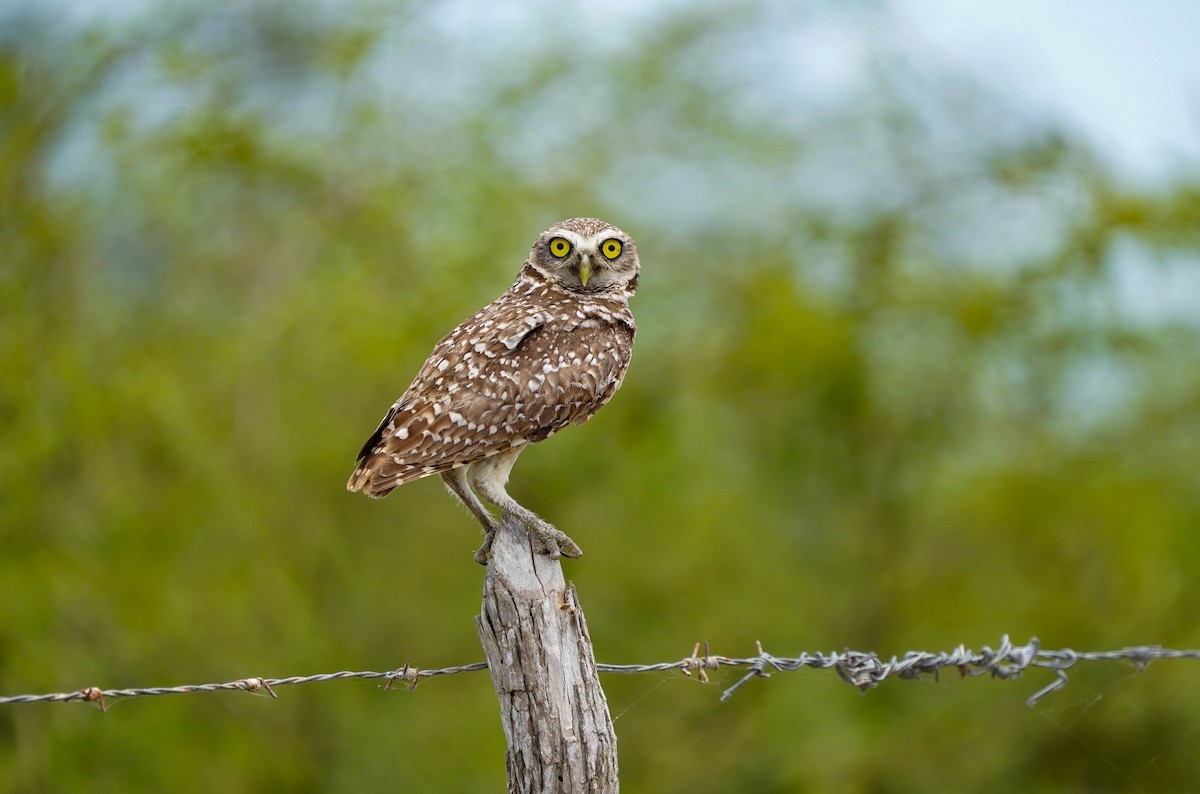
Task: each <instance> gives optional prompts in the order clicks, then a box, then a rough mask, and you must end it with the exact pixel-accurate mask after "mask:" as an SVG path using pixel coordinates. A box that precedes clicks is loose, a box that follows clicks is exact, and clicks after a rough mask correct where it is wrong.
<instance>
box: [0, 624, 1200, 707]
mask: <svg viewBox="0 0 1200 794" xmlns="http://www.w3.org/2000/svg"><path fill="white" fill-rule="evenodd" d="M702 645H703V650H704V653H703V655H701V653H700V651H701V646H702ZM757 650H758V653H757V655H755V656H749V657H744V658H737V657H729V656H718V655H713V654H711V653H709V648H708V643H696V644H695V646H694V647H693V648H692V655H691V656H688V657H685V658H683V659H680V660H678V661H674V662H658V663H654V664H597V665H596V669H597V670H599V671H600V672H602V673H657V672H668V671H671V670H679V671H680V672H682V673H683V674H684V675H686V676H689V677H691V676H692V674H693V673H695V677H696V678H697V679H698V680H699V681H701V682H702V683H708V681H709V677H708V672H709V671H712V670H717V669H720V668H721V667H745V668H748V671H747V672H746V674H745V675H744V676H742V677H741V678H740V679H739V680H738V681H737V682H736V683H735V684H733V685H732V686H730V687H729V688H728V689H726V690H725V691H724V692H722V693H721V701H722V702H724V701H726V700H728V699H729V698H730V697H732V696H733V695H734V693H735V692H737V691H738V690H739V689H740V688H741V687H743V686H744V685H745V684H747V683H748V682H749V681H751V680H753V679H755V678H770V677H771V674H772V673H776V672H778V673H786V672H791V671H794V670H799V669H801V668H805V667H811V668H814V669H823V670H827V669H832V670H833V671H834V672H836V673H837V675H838V677H839V678H840V679H841V680H843V681H845V682H846V683H848V684H850V685H852V686H855V687H858V688H859V689H860V690H862V691H864V692H865V691H866V690H868V689H872V688H874V687H876V686H879V684H881V683H883V682H884V681H886V680H887V679H889V678H902V679H910V680H913V679H919V678H920V677H921V676H923V675H932V676H933V677H934V678H935V680H936V679H937V678H938V676H939V675H940V674H941V671H942V670H943V669H946V668H954V669H956V670H957V671H958V673H959V675H960V676H961V677H964V678H967V677H975V676H981V675H990V676H991V677H992V678H1000V679H1003V680H1016V679H1018V678H1020V677H1021V675H1022V674H1023V673H1024V672H1025V671H1026V670H1027V669H1029V668H1030V667H1035V668H1041V669H1044V670H1049V671H1051V672H1053V673H1054V676H1055V677H1054V680H1053V681H1051V682H1050V683H1049V684H1047V685H1046V686H1044V687H1042V688H1041V689H1039V690H1038V691H1037V692H1035V693H1033V694H1032V695H1030V696H1029V697H1028V698H1027V699H1026V700H1025V703H1026V705H1028V706H1033V705H1035V704H1036V703H1037V702H1038V701H1039V700H1041V699H1042V698H1043V697H1045V696H1046V695H1049V694H1050V693H1052V692H1056V691H1058V690H1060V689H1062V688H1063V687H1065V686H1066V685H1067V670H1069V669H1070V668H1072V667H1074V666H1075V665H1076V664H1077V663H1079V662H1115V661H1123V662H1129V663H1131V664H1132V665H1133V666H1134V667H1135V668H1136V669H1137V670H1138V671H1139V672H1140V671H1142V670H1145V669H1146V667H1147V666H1148V665H1149V664H1150V662H1154V661H1160V660H1164V659H1200V649H1193V650H1174V649H1171V648H1163V647H1162V646H1159V645H1139V646H1134V647H1129V648H1122V649H1120V650H1116V651H1073V650H1071V649H1070V648H1064V649H1061V650H1042V648H1041V645H1040V643H1039V642H1038V639H1037V638H1036V637H1033V638H1031V639H1030V640H1029V642H1027V643H1026V644H1024V645H1014V644H1012V642H1010V641H1009V639H1008V635H1007V634H1006V635H1003V636H1002V637H1001V638H1000V647H999V648H997V649H995V650H992V649H991V648H990V647H988V646H987V645H985V646H983V648H982V650H980V651H973V650H970V649H968V648H967V647H965V646H963V645H959V646H958V647H957V648H955V649H954V650H952V651H939V652H936V653H931V652H928V651H909V652H908V653H906V654H904V656H901V657H896V656H892V657H891V658H890V659H886V660H885V659H881V658H880V657H879V656H878V655H877V654H875V653H873V652H870V651H851V650H847V651H842V652H840V653H839V652H832V653H828V654H824V653H801V654H800V655H799V656H796V657H790V658H788V657H778V656H774V655H772V654H770V653H767V652H766V651H764V650H763V647H762V643H757ZM487 667H488V666H487V662H475V663H474V664H466V665H460V666H457V667H442V668H439V669H434V670H422V669H418V668H416V667H413V666H411V665H408V664H404V665H403V666H401V667H399V668H398V669H396V670H392V671H390V672H375V671H363V672H351V671H342V672H338V673H319V674H317V675H305V676H292V677H290V678H241V679H238V680H237V681H229V682H226V683H223V684H187V685H183V686H170V687H136V688H130V689H100V688H99V687H84V688H83V689H77V690H75V691H73V692H57V693H52V694H44V695H9V696H7V697H0V705H7V704H10V703H67V702H71V701H82V702H85V703H96V704H97V705H98V706H99V707H100V710H101V711H105V710H106V709H107V707H108V703H109V702H110V701H113V700H116V699H118V698H133V697H147V696H154V695H185V694H190V693H193V692H222V691H231V690H232V691H241V692H251V693H258V692H265V693H266V694H267V695H269V696H270V697H272V698H277V697H278V695H277V694H276V693H275V690H276V689H277V688H278V687H281V686H289V685H292V684H319V683H323V682H325V681H337V680H341V679H346V678H365V679H384V680H386V681H387V685H386V686H385V687H384V689H385V690H389V689H391V688H392V686H393V685H394V684H395V683H396V682H401V683H403V685H404V686H405V688H407V689H408V690H409V691H412V690H413V689H415V688H416V686H417V684H418V683H419V682H420V680H421V679H422V678H433V677H435V676H442V675H456V674H458V673H469V672H477V671H480V670H486V669H487Z"/></svg>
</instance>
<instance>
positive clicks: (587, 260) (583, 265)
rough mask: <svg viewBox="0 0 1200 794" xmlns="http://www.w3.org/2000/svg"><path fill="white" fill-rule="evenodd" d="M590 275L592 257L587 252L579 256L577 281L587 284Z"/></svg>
mask: <svg viewBox="0 0 1200 794" xmlns="http://www.w3.org/2000/svg"><path fill="white" fill-rule="evenodd" d="M591 277H592V259H591V257H589V256H588V255H587V254H584V255H583V256H582V257H580V258H579V283H580V284H582V285H583V286H585V287H586V286H587V283H588V279H589V278H591Z"/></svg>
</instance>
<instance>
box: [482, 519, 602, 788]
mask: <svg viewBox="0 0 1200 794" xmlns="http://www.w3.org/2000/svg"><path fill="white" fill-rule="evenodd" d="M475 623H476V626H477V628H478V630H479V639H480V641H481V642H482V643H483V651H484V654H485V655H486V656H487V662H488V670H489V672H490V673H491V675H492V683H493V684H494V685H495V687H496V696H497V697H498V698H499V699H500V719H501V721H502V722H503V723H504V736H505V738H506V739H508V752H507V754H506V759H507V765H508V790H509V791H510V792H521V794H525V792H572V793H574V792H615V791H617V790H618V787H619V786H618V781H617V737H616V733H615V731H614V730H613V724H612V719H611V718H610V717H609V715H608V703H607V702H606V701H605V699H604V691H603V690H602V689H601V688H600V679H599V677H598V676H597V674H596V658H595V655H594V653H593V652H592V640H591V637H589V636H588V630H587V623H586V622H585V621H584V619H583V610H581V609H580V608H579V604H578V603H577V602H576V600H575V588H574V587H573V586H568V585H567V583H566V580H565V579H564V578H563V572H562V565H560V564H559V561H558V560H551V559H550V558H549V557H547V556H546V555H544V554H535V553H534V551H533V548H532V546H531V544H530V542H529V539H528V536H527V535H526V533H525V530H524V528H522V527H521V526H520V525H519V524H517V523H516V522H513V521H510V520H508V519H507V518H506V519H505V520H504V521H503V522H502V523H501V526H500V529H499V531H498V532H497V533H496V540H495V543H494V544H493V546H492V552H491V559H490V561H489V563H488V568H487V575H486V577H485V578H484V583H483V609H482V611H481V613H480V615H479V617H478V618H476V620H475Z"/></svg>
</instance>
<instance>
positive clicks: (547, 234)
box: [529, 218, 641, 297]
mask: <svg viewBox="0 0 1200 794" xmlns="http://www.w3.org/2000/svg"><path fill="white" fill-rule="evenodd" d="M529 262H530V264H532V265H533V267H535V268H536V269H537V270H539V271H540V272H541V273H542V274H543V275H545V276H546V277H547V278H549V279H551V280H552V281H554V282H555V283H557V284H560V285H561V286H563V287H565V288H566V289H569V290H571V291H572V292H581V293H586V294H605V295H613V294H616V295H624V296H626V297H628V296H630V295H633V294H634V293H635V292H637V285H638V273H639V271H640V269H641V264H640V263H639V262H638V252H637V245H635V244H634V242H633V238H632V237H630V236H629V235H628V234H626V233H625V232H623V231H621V230H620V229H618V228H617V227H616V226H613V225H612V224H609V223H605V222H604V221H602V220H598V219H596V218H571V219H569V220H565V221H559V222H558V223H556V224H554V225H553V226H551V227H550V228H549V229H547V230H546V231H544V232H542V233H541V234H540V235H538V238H537V242H535V243H534V244H533V249H532V250H531V251H530V252H529Z"/></svg>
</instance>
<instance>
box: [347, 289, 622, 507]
mask: <svg viewBox="0 0 1200 794" xmlns="http://www.w3.org/2000/svg"><path fill="white" fill-rule="evenodd" d="M517 314H518V315H519V316H517V317H513V318H511V319H510V321H509V322H501V323H497V322H495V321H492V322H490V323H489V325H487V326H483V323H484V322H488V321H486V320H480V319H479V317H480V315H476V316H475V317H472V318H471V320H469V321H468V322H467V323H464V324H463V325H462V326H460V327H459V328H458V329H456V330H455V331H454V332H453V333H451V334H450V335H449V336H447V337H446V339H444V340H442V342H441V343H439V344H438V346H437V347H436V348H434V351H433V354H432V355H431V356H430V357H429V360H428V361H426V363H425V365H424V366H423V367H422V368H421V371H420V372H419V373H418V375H417V377H416V379H415V380H414V381H413V384H412V386H410V387H409V389H408V391H406V392H405V393H404V396H402V397H401V398H400V400H398V401H397V402H396V404H395V405H393V406H392V408H391V410H390V411H389V412H388V414H387V416H386V417H385V418H384V420H383V422H382V423H380V426H379V429H378V430H376V432H375V434H374V435H373V436H372V437H371V438H370V439H368V441H367V443H366V444H365V445H364V446H363V449H362V451H361V452H360V455H359V465H358V468H357V469H356V470H355V472H354V474H353V475H352V476H351V478H350V482H349V483H348V485H347V487H348V488H350V490H362V491H364V492H365V493H367V494H368V495H371V496H383V495H385V494H387V493H388V492H389V491H391V490H392V489H394V488H396V487H397V486H399V485H402V484H404V483H406V482H410V481H412V480H415V479H418V478H420V477H425V476H427V475H430V474H435V473H438V472H443V471H447V470H449V469H452V468H455V467H457V466H463V465H467V464H469V463H473V462H474V461H477V460H480V459H482V458H485V457H488V456H490V455H494V454H497V453H499V452H502V451H504V450H506V449H510V448H512V447H515V446H520V445H523V444H528V443H535V442H538V441H541V440H543V439H545V438H548V437H549V436H551V435H553V434H554V433H555V432H557V431H558V430H560V429H562V428H563V427H565V426H566V425H567V424H569V423H571V422H575V423H577V424H578V423H582V422H584V421H586V420H587V419H588V418H590V417H591V416H592V415H593V414H594V413H595V412H596V411H597V410H599V409H600V407H601V406H603V405H604V403H606V402H608V400H609V398H610V397H612V394H613V392H615V391H616V389H617V387H618V386H620V384H621V378H622V377H623V376H624V373H625V369H626V367H627V366H628V364H629V358H630V354H631V352H632V349H633V335H634V329H633V326H632V323H630V324H625V323H622V322H619V321H618V322H607V323H603V324H602V323H601V322H600V321H599V320H597V319H594V318H587V319H585V320H584V321H583V323H582V324H579V323H578V322H577V321H576V319H575V318H571V320H572V322H573V323H574V325H573V326H567V327H563V325H562V323H563V322H564V321H563V319H562V317H555V316H552V315H550V314H548V313H546V312H544V311H532V310H531V311H526V312H518V313H517ZM610 319H611V318H610ZM484 333H487V338H483V334H484Z"/></svg>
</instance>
